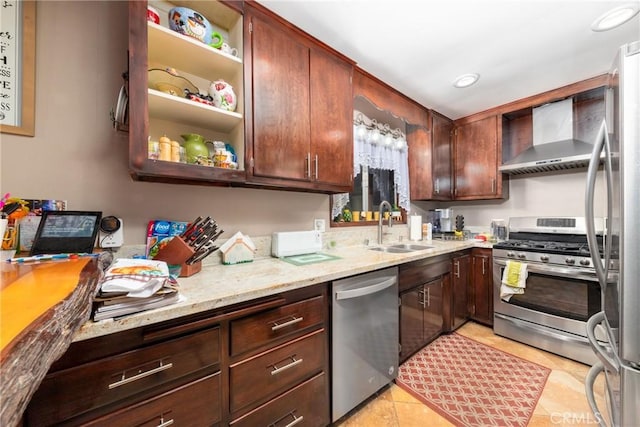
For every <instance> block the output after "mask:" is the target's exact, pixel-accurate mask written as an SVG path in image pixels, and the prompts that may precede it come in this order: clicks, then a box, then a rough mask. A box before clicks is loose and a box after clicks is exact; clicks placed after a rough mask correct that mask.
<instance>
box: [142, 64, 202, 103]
mask: <svg viewBox="0 0 640 427" xmlns="http://www.w3.org/2000/svg"><path fill="white" fill-rule="evenodd" d="M149 87H150V88H151V89H155V90H159V91H160V92H164V93H168V94H169V95H173V96H178V97H180V98H184V97H185V95H186V91H189V92H190V93H198V88H197V87H196V86H195V85H194V84H193V83H191V82H190V81H189V80H188V79H186V78H184V77H182V76H179V75H177V74H175V73H172V72H169V71H167V70H162V69H160V68H151V69H150V70H149Z"/></svg>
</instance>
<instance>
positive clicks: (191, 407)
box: [85, 373, 222, 427]
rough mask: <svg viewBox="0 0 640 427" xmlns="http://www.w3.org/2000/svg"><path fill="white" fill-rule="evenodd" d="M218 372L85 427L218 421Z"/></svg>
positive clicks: (198, 423)
mask: <svg viewBox="0 0 640 427" xmlns="http://www.w3.org/2000/svg"><path fill="white" fill-rule="evenodd" d="M220 400H221V396H220V373H216V374H214V375H209V376H208V377H205V378H202V379H199V380H197V381H194V382H192V383H189V384H186V385H184V386H182V387H179V388H177V389H175V390H171V391H169V392H167V393H164V394H161V395H159V396H156V397H154V398H152V399H148V400H145V401H143V402H140V403H138V404H136V405H132V406H129V407H126V408H123V409H121V410H119V411H116V412H113V413H111V414H109V415H106V416H104V417H100V418H98V419H96V420H93V421H91V422H89V423H87V424H85V425H87V426H109V427H111V426H125V425H126V426H134V425H135V426H147V427H158V426H169V425H177V426H181V425H182V426H195V425H212V424H214V423H217V422H219V421H220V418H221V409H222V405H221V403H220Z"/></svg>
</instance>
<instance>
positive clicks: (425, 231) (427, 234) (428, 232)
mask: <svg viewBox="0 0 640 427" xmlns="http://www.w3.org/2000/svg"><path fill="white" fill-rule="evenodd" d="M422 238H423V239H424V240H433V225H432V224H431V223H430V222H427V223H426V224H422Z"/></svg>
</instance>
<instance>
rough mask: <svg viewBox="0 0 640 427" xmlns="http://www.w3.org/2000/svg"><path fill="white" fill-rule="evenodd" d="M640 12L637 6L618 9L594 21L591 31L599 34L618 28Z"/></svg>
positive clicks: (631, 5)
mask: <svg viewBox="0 0 640 427" xmlns="http://www.w3.org/2000/svg"><path fill="white" fill-rule="evenodd" d="M638 11H640V8H638V5H637V4H628V5H626V6H620V7H616V8H614V9H611V10H610V11H608V12H607V13H604V14H602V15H601V16H600V17H599V18H598V19H596V20H595V21H593V24H591V29H592V30H593V31H598V32H599V31H607V30H610V29H612V28H616V27H618V26H620V25H622V24H624V23H625V22H627V21H628V20H630V19H631V18H633V17H634V16H636V15H637V14H638Z"/></svg>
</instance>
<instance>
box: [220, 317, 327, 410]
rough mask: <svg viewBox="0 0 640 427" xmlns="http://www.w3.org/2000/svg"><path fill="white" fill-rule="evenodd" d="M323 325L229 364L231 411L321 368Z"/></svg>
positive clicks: (300, 379) (278, 390)
mask: <svg viewBox="0 0 640 427" xmlns="http://www.w3.org/2000/svg"><path fill="white" fill-rule="evenodd" d="M326 341H327V339H326V334H325V331H324V329H321V330H319V331H316V332H313V333H311V334H309V335H306V336H304V337H301V338H298V339H297V340H295V341H292V342H290V343H287V344H285V345H282V346H279V347H276V348H274V349H273V350H270V351H268V352H265V353H261V354H258V355H256V356H254V357H252V358H249V359H246V360H244V361H242V362H240V363H237V364H234V365H232V366H231V370H230V374H229V375H230V379H229V383H230V397H229V401H230V402H229V403H230V407H231V412H235V411H238V410H239V409H242V408H244V407H246V406H248V405H250V404H252V403H256V404H258V403H262V402H264V401H265V400H266V399H268V398H270V397H272V396H275V395H276V394H277V393H281V392H283V391H285V390H286V389H288V388H290V387H293V386H294V385H296V384H298V383H299V382H301V381H303V380H305V379H306V378H309V377H310V376H311V375H313V374H314V373H317V372H320V371H322V370H323V368H324V362H325V354H326V351H325V350H326Z"/></svg>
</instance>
